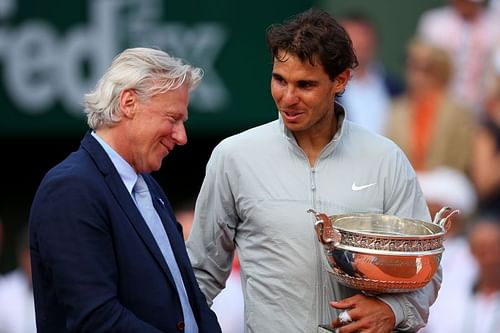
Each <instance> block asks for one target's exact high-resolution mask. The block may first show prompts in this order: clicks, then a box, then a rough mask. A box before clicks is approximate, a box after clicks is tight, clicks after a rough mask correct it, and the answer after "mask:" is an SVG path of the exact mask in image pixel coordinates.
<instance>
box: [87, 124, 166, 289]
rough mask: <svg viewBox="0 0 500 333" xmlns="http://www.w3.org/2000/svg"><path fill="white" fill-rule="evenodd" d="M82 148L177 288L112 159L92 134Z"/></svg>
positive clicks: (88, 135)
mask: <svg viewBox="0 0 500 333" xmlns="http://www.w3.org/2000/svg"><path fill="white" fill-rule="evenodd" d="M82 147H83V148H84V149H85V150H87V152H88V153H89V154H90V155H91V156H92V159H93V160H94V162H95V164H96V165H97V167H98V169H99V170H100V171H101V173H102V174H103V176H104V179H105V182H106V183H107V184H108V188H109V190H110V191H111V193H112V194H113V196H114V197H115V199H116V201H117V202H118V204H119V205H120V207H121V208H122V210H123V211H124V212H125V214H126V215H127V216H128V218H129V221H130V222H131V223H132V225H133V227H134V229H135V230H136V232H137V233H138V234H139V236H140V238H141V239H142V240H143V242H144V244H145V246H146V247H147V248H148V249H149V251H150V252H151V254H152V255H153V257H154V258H155V260H156V262H157V263H158V264H159V265H160V266H161V268H162V270H163V272H164V273H165V275H166V276H167V278H168V280H169V281H170V283H171V284H172V286H174V288H175V282H174V279H173V277H172V274H171V273H170V270H169V268H168V266H167V264H166V262H165V259H164V258H163V255H162V253H161V251H160V248H159V247H158V244H157V243H156V241H155V239H154V238H153V234H152V233H151V231H150V230H149V228H148V226H147V224H146V222H145V221H144V219H143V217H142V215H141V213H140V212H139V210H138V209H137V206H136V205H135V203H134V201H133V200H132V197H131V196H130V193H129V192H128V191H127V188H126V187H125V185H124V184H123V181H122V179H121V178H120V175H119V174H118V172H117V171H116V168H115V167H114V165H113V163H112V162H111V159H110V158H109V156H108V155H107V154H106V152H105V151H104V149H103V148H102V147H101V145H100V144H99V143H98V142H97V140H95V139H94V138H93V137H92V136H91V135H90V133H88V134H87V135H86V136H85V137H84V139H83V140H82ZM155 208H156V206H155ZM164 224H165V223H164Z"/></svg>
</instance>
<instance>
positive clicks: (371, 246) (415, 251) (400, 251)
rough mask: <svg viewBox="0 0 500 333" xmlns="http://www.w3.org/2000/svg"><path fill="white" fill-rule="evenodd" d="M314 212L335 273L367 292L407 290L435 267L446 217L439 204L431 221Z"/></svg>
mask: <svg viewBox="0 0 500 333" xmlns="http://www.w3.org/2000/svg"><path fill="white" fill-rule="evenodd" d="M308 212H310V213H314V214H315V216H316V223H315V229H316V234H317V236H318V240H319V241H320V242H321V243H322V245H323V249H324V251H325V254H326V258H327V260H328V263H329V264H330V267H331V269H332V272H333V276H334V278H335V279H336V280H337V281H338V282H339V283H341V284H343V285H345V286H347V287H350V288H353V289H358V290H361V291H363V292H365V293H368V294H379V293H400V292H409V291H413V290H416V289H419V288H422V287H424V286H425V285H426V284H427V283H428V282H429V281H430V280H431V279H432V277H433V276H434V274H435V273H436V271H437V269H438V267H439V263H440V261H441V255H442V253H443V251H444V247H443V240H444V236H445V234H446V232H447V231H448V230H449V227H450V223H451V220H450V217H451V216H452V215H454V214H456V213H459V211H458V210H454V211H452V210H451V209H450V208H449V207H443V208H442V209H441V210H440V211H439V212H438V213H437V214H436V216H435V217H434V220H433V222H424V221H419V220H414V219H407V218H402V217H398V216H393V215H385V214H374V213H359V214H345V215H332V216H327V215H326V214H324V213H317V212H315V211H314V210H312V209H310V210H308Z"/></svg>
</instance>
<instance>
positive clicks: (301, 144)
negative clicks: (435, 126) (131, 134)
mask: <svg viewBox="0 0 500 333" xmlns="http://www.w3.org/2000/svg"><path fill="white" fill-rule="evenodd" d="M267 44H268V47H269V50H270V52H271V55H272V61H273V66H272V76H271V94H272V97H273V99H274V101H275V104H276V107H277V109H278V114H279V117H278V119H276V120H275V121H272V122H270V123H267V124H264V125H262V126H258V127H256V128H253V129H250V130H247V131H245V132H243V133H240V134H237V135H235V136H232V137H230V138H227V139H225V140H224V141H222V142H221V143H220V144H219V145H218V146H217V147H216V148H215V149H214V151H213V153H212V156H211V157H210V160H209V162H208V165H207V169H206V177H205V180H204V182H203V185H202V188H201V191H200V194H199V197H198V200H197V203H196V210H195V217H194V224H193V228H192V231H191V234H190V237H189V239H188V242H187V247H188V253H189V256H190V259H191V262H192V265H193V267H194V270H195V274H196V277H197V280H198V282H199V284H200V287H201V289H202V291H203V292H204V294H205V296H206V298H207V300H208V301H209V303H210V302H211V301H212V300H213V299H214V297H215V296H216V295H217V294H218V293H219V292H220V291H221V290H222V289H223V288H224V285H225V281H226V279H227V277H228V276H229V273H230V270H231V262H232V259H233V256H234V251H235V250H237V251H238V257H239V260H240V268H241V276H242V286H243V292H244V297H245V325H246V332H249V333H250V332H252V333H268V332H293V333H296V332H304V333H310V332H323V331H332V332H335V331H338V332H341V333H353V332H372V333H373V332H378V333H379V332H391V331H395V330H396V331H407V332H415V331H417V330H418V329H419V328H421V327H423V326H424V325H425V323H426V320H427V317H428V312H429V306H430V305H431V304H432V303H433V302H434V301H435V299H436V297H437V293H438V290H439V287H440V283H441V273H440V271H438V273H437V274H434V275H433V276H432V279H431V280H430V282H429V283H427V284H426V285H425V286H424V287H422V288H419V289H417V290H414V291H411V292H402V293H380V294H376V295H373V294H371V293H366V292H362V291H360V290H359V289H356V288H350V287H348V286H346V285H344V284H342V283H339V282H338V281H337V280H336V279H335V278H334V277H333V274H332V270H331V267H330V265H329V264H328V262H327V260H326V256H325V255H324V251H323V247H322V244H321V243H320V242H318V237H317V235H316V233H315V219H314V216H312V215H311V214H310V213H308V209H313V210H314V211H321V212H325V213H328V214H350V213H378V214H388V215H394V216H401V217H403V218H411V219H415V220H419V221H430V215H429V212H428V209H427V206H426V202H425V199H424V197H423V196H422V192H421V190H420V187H419V185H418V181H417V178H416V175H415V172H414V170H413V169H412V168H411V166H410V164H409V162H408V160H407V158H406V157H405V156H404V154H403V153H402V152H401V150H400V149H399V148H398V147H397V146H396V145H395V144H394V143H393V142H391V141H389V140H388V139H386V138H384V137H381V136H378V135H376V134H374V133H371V132H369V131H368V130H366V129H363V128H362V127H360V126H358V125H356V124H354V123H351V122H350V121H348V120H347V119H346V116H345V112H346V111H345V110H344V109H343V107H342V106H341V105H339V104H337V103H336V102H335V101H336V98H337V97H338V96H339V95H340V94H341V93H342V92H343V91H344V89H345V88H346V85H347V83H348V81H349V78H350V75H351V71H352V69H354V68H355V67H356V65H357V59H356V56H355V54H354V50H353V48H352V43H351V40H350V38H349V36H348V35H347V33H346V32H345V30H344V29H343V28H342V27H341V26H340V25H339V24H338V23H337V21H336V20H334V19H333V18H332V17H331V16H330V15H329V14H328V13H326V12H324V11H322V10H317V9H311V10H308V11H306V12H303V13H301V14H298V15H297V16H294V17H292V18H290V19H289V20H287V21H286V22H284V23H283V24H276V25H272V26H271V27H269V29H268V30H267ZM347 111H348V110H347ZM366 112H370V110H366ZM323 326H324V328H323Z"/></svg>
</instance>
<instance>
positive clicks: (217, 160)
mask: <svg viewBox="0 0 500 333" xmlns="http://www.w3.org/2000/svg"><path fill="white" fill-rule="evenodd" d="M231 164H232V163H231V161H230V159H229V158H225V155H224V153H223V149H222V147H221V146H220V145H219V146H218V147H216V149H214V152H213V153H212V156H211V157H210V160H209V162H208V164H207V169H206V176H205V179H204V181H203V184H202V187H201V190H200V193H199V195H198V199H197V201H196V209H195V216H194V221H193V226H192V228H191V232H190V235H189V238H188V240H187V243H186V244H187V250H188V255H189V258H190V260H191V264H192V265H193V269H194V272H195V275H196V279H197V281H198V283H199V285H200V288H201V290H202V292H203V293H204V294H205V296H206V298H207V302H208V304H209V305H210V306H211V305H212V302H213V299H214V298H215V296H217V295H218V294H219V292H220V291H221V290H222V289H224V287H225V283H226V280H227V278H228V277H229V274H230V272H231V264H232V260H233V256H234V249H235V243H234V238H235V234H236V229H237V224H238V221H239V219H238V214H237V210H236V206H235V198H234V193H233V187H234V186H233V185H234V184H231V181H230V179H231V178H230V176H231V173H232V172H233V171H234V170H233V169H232V167H231Z"/></svg>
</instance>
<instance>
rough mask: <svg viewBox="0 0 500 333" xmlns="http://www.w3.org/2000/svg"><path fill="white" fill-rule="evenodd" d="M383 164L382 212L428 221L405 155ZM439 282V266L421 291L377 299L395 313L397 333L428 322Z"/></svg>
mask: <svg viewBox="0 0 500 333" xmlns="http://www.w3.org/2000/svg"><path fill="white" fill-rule="evenodd" d="M386 162H387V165H386V167H387V170H388V171H389V174H388V176H387V179H386V189H385V192H386V196H385V200H384V213H385V214H390V215H396V216H401V217H407V218H413V219H417V220H421V221H425V222H430V221H431V217H430V214H429V210H428V208H427V203H426V201H425V198H424V196H423V193H422V190H421V189H420V185H419V183H418V180H417V177H416V174H415V172H414V170H413V169H412V167H411V165H410V162H409V161H408V159H407V158H406V156H405V155H404V154H403V153H402V152H401V151H400V150H395V152H394V153H393V154H392V155H391V156H390V158H388V159H387V161H386ZM441 281H442V271H441V267H439V269H438V271H437V272H436V274H434V276H433V278H432V280H431V281H430V282H429V283H428V284H427V285H426V286H425V287H424V288H421V289H419V290H416V291H413V292H408V293H401V294H384V295H379V296H377V297H378V298H380V299H381V300H382V301H384V302H385V303H386V304H388V305H389V306H390V307H391V308H392V310H393V311H394V314H395V317H396V329H397V330H399V331H408V332H416V331H418V329H420V328H422V327H424V326H425V324H426V323H427V319H428V317H429V308H430V306H431V305H432V304H433V303H434V302H435V301H436V298H437V295H438V291H439V288H440V287H441Z"/></svg>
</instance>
